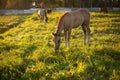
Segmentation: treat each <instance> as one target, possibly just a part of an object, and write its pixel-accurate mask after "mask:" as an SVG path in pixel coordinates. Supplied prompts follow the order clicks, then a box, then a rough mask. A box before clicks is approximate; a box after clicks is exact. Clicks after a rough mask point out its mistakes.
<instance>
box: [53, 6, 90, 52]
mask: <svg viewBox="0 0 120 80" xmlns="http://www.w3.org/2000/svg"><path fill="white" fill-rule="evenodd" d="M89 23H90V13H89V11H88V10H86V9H82V8H81V9H78V10H75V11H71V12H66V13H64V14H63V15H62V16H61V17H60V18H59V20H58V23H57V28H56V32H55V33H52V34H53V37H54V39H53V41H54V49H55V51H56V50H58V49H59V47H60V37H61V32H62V31H63V30H64V37H65V44H66V47H69V46H70V35H71V31H72V28H77V27H78V26H81V27H82V30H83V32H84V45H86V35H88V43H89V42H90V27H89Z"/></svg>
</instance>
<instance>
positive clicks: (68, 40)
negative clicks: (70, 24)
mask: <svg viewBox="0 0 120 80" xmlns="http://www.w3.org/2000/svg"><path fill="white" fill-rule="evenodd" d="M70 35H71V29H70V30H68V35H67V47H70Z"/></svg>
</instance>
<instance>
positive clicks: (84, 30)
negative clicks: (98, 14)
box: [82, 25, 86, 45]
mask: <svg viewBox="0 0 120 80" xmlns="http://www.w3.org/2000/svg"><path fill="white" fill-rule="evenodd" d="M82 30H83V33H84V45H86V26H85V25H82Z"/></svg>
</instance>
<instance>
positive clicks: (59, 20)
mask: <svg viewBox="0 0 120 80" xmlns="http://www.w3.org/2000/svg"><path fill="white" fill-rule="evenodd" d="M66 14H68V12H65V13H64V14H63V15H62V16H61V17H60V18H59V19H58V23H57V26H58V25H59V24H60V23H61V21H62V19H63V17H64V16H65V15H66Z"/></svg>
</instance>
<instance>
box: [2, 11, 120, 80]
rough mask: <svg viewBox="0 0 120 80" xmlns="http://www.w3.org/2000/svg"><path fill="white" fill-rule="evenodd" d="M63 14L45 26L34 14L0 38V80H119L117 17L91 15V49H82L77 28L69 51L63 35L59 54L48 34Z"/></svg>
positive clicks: (53, 15) (116, 14)
mask: <svg viewBox="0 0 120 80" xmlns="http://www.w3.org/2000/svg"><path fill="white" fill-rule="evenodd" d="M63 13H64V12H52V13H51V14H49V15H48V18H49V19H48V23H45V22H44V21H42V20H39V19H38V18H37V13H34V14H32V15H29V17H28V15H24V20H23V21H24V22H19V24H18V25H16V26H15V27H14V28H11V29H9V30H8V31H6V32H4V33H2V34H0V71H1V73H0V76H1V80H8V79H11V80H12V79H22V80H47V79H48V80H119V79H120V76H119V75H120V65H119V64H120V41H119V40H120V27H119V26H120V22H119V20H120V15H119V14H120V13H119V12H110V13H98V12H91V23H90V28H91V43H90V45H89V46H88V45H86V46H84V45H83V32H82V29H81V27H79V28H77V29H74V30H73V31H72V34H71V39H70V48H66V47H65V44H64V36H63V33H62V36H61V46H60V50H59V51H58V52H54V48H53V47H54V45H53V42H52V35H51V33H52V32H54V31H55V26H56V24H57V20H58V19H59V16H60V15H61V14H63ZM3 17H4V16H3ZM7 17H12V16H7ZM15 18H16V17H15ZM20 18H21V16H20ZM10 19H14V18H10ZM4 22H6V21H2V23H4ZM13 22H14V21H13ZM7 23H9V21H8V22H6V24H7Z"/></svg>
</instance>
